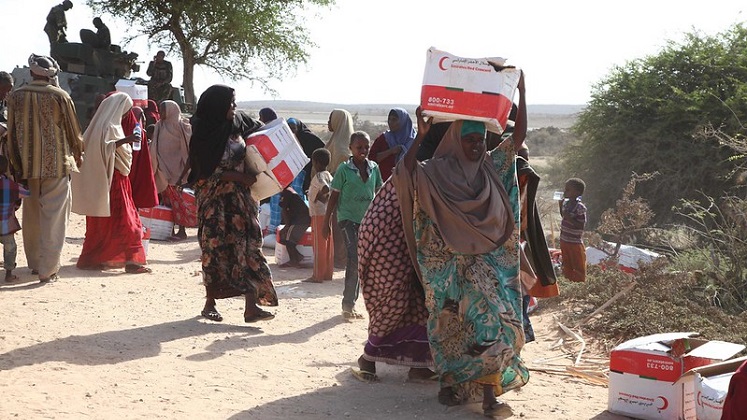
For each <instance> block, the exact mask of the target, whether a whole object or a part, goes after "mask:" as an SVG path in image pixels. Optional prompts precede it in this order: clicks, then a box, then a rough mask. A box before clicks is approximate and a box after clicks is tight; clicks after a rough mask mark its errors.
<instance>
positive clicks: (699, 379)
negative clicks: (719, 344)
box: [677, 357, 747, 420]
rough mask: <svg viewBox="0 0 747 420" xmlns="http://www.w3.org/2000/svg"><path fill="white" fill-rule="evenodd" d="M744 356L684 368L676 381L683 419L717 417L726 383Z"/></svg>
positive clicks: (719, 412)
mask: <svg viewBox="0 0 747 420" xmlns="http://www.w3.org/2000/svg"><path fill="white" fill-rule="evenodd" d="M745 360H747V357H740V358H737V359H731V360H727V361H725V362H720V363H714V364H711V365H707V366H701V367H697V368H694V369H690V370H689V371H687V372H686V373H685V374H684V375H682V377H681V378H680V379H679V380H678V381H677V386H679V387H680V388H681V392H682V416H680V418H681V419H684V420H720V419H721V415H722V414H723V411H724V400H725V399H726V394H727V393H728V392H729V382H730V381H731V377H732V376H734V372H736V370H737V369H738V368H739V366H741V365H742V363H744V361H745Z"/></svg>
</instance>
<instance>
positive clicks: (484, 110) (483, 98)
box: [420, 47, 521, 133]
mask: <svg viewBox="0 0 747 420" xmlns="http://www.w3.org/2000/svg"><path fill="white" fill-rule="evenodd" d="M505 61H506V60H505V59H503V58H500V57H492V58H463V57H457V56H455V55H453V54H449V53H447V52H445V51H440V50H438V49H436V48H434V47H431V48H429V49H428V54H427V56H426V62H425V75H424V76H423V87H422V90H421V92H420V106H421V107H422V108H423V113H424V114H425V115H428V116H432V117H433V118H434V121H435V122H439V121H454V120H460V119H469V120H476V121H483V122H485V124H486V125H487V126H488V127H489V129H490V130H491V131H496V132H498V133H502V132H503V130H504V129H505V128H506V121H507V119H508V114H509V112H510V111H511V105H512V103H513V97H514V91H515V90H516V87H517V86H518V84H519V76H520V75H521V71H520V70H519V69H518V68H509V69H504V70H502V71H496V70H495V68H494V67H493V65H492V64H496V65H499V66H503V65H504V63H505ZM491 63H492V64H491Z"/></svg>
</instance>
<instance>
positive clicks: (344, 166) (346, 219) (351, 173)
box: [322, 131, 383, 319]
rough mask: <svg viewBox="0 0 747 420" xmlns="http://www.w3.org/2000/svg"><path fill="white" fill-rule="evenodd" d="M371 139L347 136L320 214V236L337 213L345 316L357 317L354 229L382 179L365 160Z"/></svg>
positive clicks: (357, 134) (358, 133) (363, 134)
mask: <svg viewBox="0 0 747 420" xmlns="http://www.w3.org/2000/svg"><path fill="white" fill-rule="evenodd" d="M370 145H371V138H370V137H369V136H368V134H367V133H366V132H364V131H356V132H354V133H353V134H352V135H351V136H350V151H351V152H352V153H353V155H352V156H351V157H350V158H349V159H348V160H347V162H343V163H341V164H340V166H339V167H338V168H337V171H336V172H335V177H334V178H333V179H332V188H331V189H332V194H331V195H330V197H329V202H328V203H327V212H326V213H325V215H324V228H323V231H322V235H323V236H324V237H325V238H327V237H329V234H330V220H332V215H333V214H334V213H335V212H336V213H337V223H338V225H339V226H340V230H341V231H342V234H343V238H344V239H345V249H346V250H347V254H348V259H347V264H346V265H345V289H344V290H343V292H342V316H343V317H345V319H359V318H363V316H362V315H360V314H358V313H357V312H355V301H356V300H357V299H358V292H359V289H360V287H359V284H358V228H359V227H360V225H361V220H363V215H364V214H366V210H367V209H368V206H369V205H370V204H371V201H373V198H374V196H375V195H376V192H377V191H379V189H380V188H381V185H382V184H383V181H382V179H381V172H379V166H378V165H377V164H376V162H373V161H371V160H368V149H369V147H370Z"/></svg>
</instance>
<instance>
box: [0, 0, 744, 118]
mask: <svg viewBox="0 0 747 420" xmlns="http://www.w3.org/2000/svg"><path fill="white" fill-rule="evenodd" d="M60 2H61V0H54V1H48V0H24V1H21V0H0V10H2V23H0V39H2V40H3V44H2V47H0V48H2V49H1V50H0V69H2V70H6V71H10V70H12V69H13V67H15V66H16V65H23V64H24V63H26V60H27V58H28V56H29V55H30V53H32V52H34V53H37V54H47V53H48V52H49V46H48V42H47V37H46V35H45V34H44V32H43V30H42V28H43V26H44V21H45V18H46V15H47V13H48V11H49V9H50V8H51V7H52V6H54V5H55V4H58V3H60ZM73 3H74V4H75V6H74V7H73V9H72V10H69V11H68V12H67V19H68V39H69V40H70V41H75V42H77V41H79V36H78V31H79V30H80V29H82V28H89V29H93V25H92V24H91V19H92V18H93V17H94V15H93V12H92V10H91V9H89V8H88V7H86V6H85V2H84V1H82V0H80V1H76V0H73ZM745 7H747V6H745V4H744V2H741V1H736V0H710V1H691V0H679V1H677V0H647V1H642V0H628V1H605V0H601V1H600V0H596V1H594V0H589V1H580V0H566V1H557V0H523V1H511V2H508V1H497V0H430V1H419V0H337V4H336V5H335V6H332V8H331V9H321V10H319V11H318V14H317V16H312V15H309V16H308V18H306V26H307V27H308V29H309V32H310V35H311V38H312V40H313V41H314V42H315V43H316V44H317V47H316V48H314V49H312V50H310V51H309V52H310V59H309V63H308V65H306V66H300V67H299V68H298V71H297V73H296V74H295V75H288V76H286V77H285V78H284V79H283V80H278V81H274V82H273V83H272V86H273V87H274V88H275V89H276V90H277V92H278V94H279V95H278V96H277V97H275V98H274V99H287V100H304V101H318V102H332V103H342V104H354V103H406V104H415V103H417V102H418V101H419V98H420V85H421V82H422V78H423V66H424V63H425V54H426V51H427V49H428V48H429V47H431V46H434V47H437V48H438V49H441V50H444V51H448V52H450V53H452V54H455V55H460V56H464V57H485V56H501V57H506V58H508V63H509V64H514V65H516V66H518V67H521V68H522V69H524V71H525V74H526V84H527V98H528V103H529V104H583V103H586V102H587V101H588V100H589V96H590V92H591V87H592V85H593V84H594V83H596V82H598V81H599V80H601V79H602V78H603V77H604V76H605V75H607V74H608V73H609V71H610V69H611V68H612V67H613V66H615V65H621V64H624V63H625V62H626V61H628V60H633V59H636V58H641V57H644V56H646V55H652V54H656V53H657V52H658V51H660V50H661V48H662V47H663V46H664V45H665V44H666V42H667V40H674V41H679V40H681V39H682V36H683V34H684V33H686V32H691V31H693V30H697V31H700V32H702V33H705V34H716V33H718V32H722V31H725V30H727V29H728V28H729V27H730V26H731V25H733V24H735V23H738V22H743V21H744V20H745V18H746V17H745V15H744V14H743V13H742V9H743V8H745ZM103 19H104V21H105V22H106V23H107V24H108V25H109V27H110V29H111V31H112V40H113V41H114V43H118V41H120V40H121V39H122V37H123V36H124V33H125V30H126V26H125V19H124V18H123V17H120V18H114V17H111V16H104V17H103ZM125 48H126V49H127V50H130V51H135V52H137V53H139V54H140V58H141V59H142V60H144V61H145V63H143V64H142V65H141V69H142V70H141V72H139V73H136V74H135V75H136V76H142V77H147V76H145V68H146V67H147V60H150V59H151V57H152V56H153V55H154V53H155V52H156V51H157V50H158V49H160V48H159V47H158V46H155V45H153V46H150V47H149V46H148V45H147V42H146V40H145V39H144V38H140V39H138V40H136V41H134V42H132V43H131V44H130V45H128V46H126V47H125ZM171 61H172V62H173V63H174V72H175V75H174V82H175V83H176V84H179V83H180V82H181V80H182V77H181V71H182V67H181V65H180V63H179V60H177V59H176V58H175V57H172V60H171ZM225 82H226V81H225V80H222V79H221V78H220V77H219V76H216V75H214V74H212V73H210V72H208V71H206V70H202V69H199V68H198V69H196V71H195V91H196V92H197V94H198V95H199V93H201V92H202V91H203V90H204V89H205V88H207V87H208V86H210V85H211V84H213V83H225ZM229 84H231V85H233V86H234V87H235V88H236V90H237V97H238V99H239V100H257V99H273V97H272V96H271V95H269V94H268V93H265V92H263V91H262V90H261V89H260V88H259V87H252V86H251V84H249V83H247V82H239V83H236V82H229Z"/></svg>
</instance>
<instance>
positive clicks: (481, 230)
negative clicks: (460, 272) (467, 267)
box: [394, 120, 514, 254]
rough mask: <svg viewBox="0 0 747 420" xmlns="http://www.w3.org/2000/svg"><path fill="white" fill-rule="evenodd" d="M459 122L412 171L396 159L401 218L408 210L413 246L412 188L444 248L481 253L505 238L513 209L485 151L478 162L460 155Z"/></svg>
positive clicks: (407, 225)
mask: <svg viewBox="0 0 747 420" xmlns="http://www.w3.org/2000/svg"><path fill="white" fill-rule="evenodd" d="M462 124H463V122H462V121H461V120H460V121H456V122H454V123H452V124H451V126H450V127H449V129H448V130H447V131H446V134H445V135H444V138H443V140H441V142H440V144H439V145H438V148H437V149H436V152H435V153H434V155H433V158H431V159H430V160H427V161H425V162H423V163H421V164H419V165H418V166H416V167H415V170H414V171H413V173H412V174H408V173H407V171H406V170H405V168H404V166H403V165H402V164H401V163H400V164H399V165H398V166H397V168H396V171H395V174H394V179H395V186H396V187H397V195H398V198H399V199H400V206H402V215H403V218H406V217H408V212H409V217H410V220H404V222H405V223H404V226H405V229H406V236H408V239H409V241H408V242H411V243H413V245H414V235H413V233H412V220H411V217H412V205H413V197H414V193H415V192H416V191H417V197H418V204H419V206H420V208H421V209H422V210H423V211H424V212H425V213H426V214H427V215H428V217H429V218H430V219H431V220H433V222H434V223H435V224H436V225H437V226H438V229H439V231H440V233H441V236H442V237H443V239H444V242H445V243H446V245H447V246H448V247H449V248H451V249H453V250H454V251H455V252H458V253H462V254H484V253H487V252H490V251H493V250H495V249H496V248H498V247H499V246H501V245H502V244H503V243H504V242H505V241H506V240H507V239H508V238H509V237H510V235H511V233H512V232H513V229H514V217H513V211H512V210H511V203H510V202H509V199H508V194H507V193H506V191H505V189H504V187H503V184H502V182H501V178H500V176H499V174H498V172H497V171H496V170H495V168H494V167H493V165H492V162H491V161H490V159H486V158H487V157H488V154H487V153H486V154H484V155H483V156H482V158H481V159H480V160H478V161H471V160H469V159H468V158H467V156H465V154H464V151H463V150H462V145H461V133H462ZM470 125H471V123H470ZM480 125H482V126H483V127H484V125H483V124H482V123H480ZM482 130H483V131H482V132H483V133H484V128H483V129H482ZM467 131H468V132H473V130H472V129H470V130H467ZM408 228H409V232H407V230H408ZM408 245H409V244H408Z"/></svg>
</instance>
